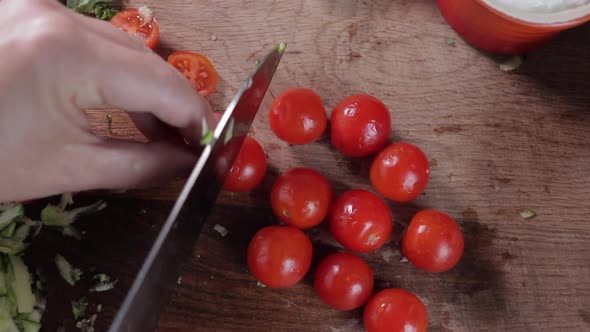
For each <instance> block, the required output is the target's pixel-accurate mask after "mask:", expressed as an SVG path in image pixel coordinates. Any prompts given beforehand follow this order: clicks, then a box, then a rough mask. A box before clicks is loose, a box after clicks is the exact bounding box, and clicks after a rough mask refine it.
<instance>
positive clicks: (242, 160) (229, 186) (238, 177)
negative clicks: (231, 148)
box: [216, 137, 267, 192]
mask: <svg viewBox="0 0 590 332" xmlns="http://www.w3.org/2000/svg"><path fill="white" fill-rule="evenodd" d="M237 143H239V141H238V140H233V141H232V140H230V142H228V144H237ZM216 161H217V162H224V163H228V161H227V160H221V159H216ZM266 168H267V161H266V154H265V153H264V150H263V149H262V146H261V145H260V143H258V141H256V140H255V139H253V138H250V137H246V138H244V140H243V143H242V148H241V149H240V152H239V153H238V156H237V157H236V159H235V161H234V163H233V165H232V167H231V170H230V171H229V174H228V176H227V178H226V180H225V184H224V186H223V188H224V189H225V190H227V191H232V192H245V191H250V190H252V189H254V188H256V187H258V185H259V184H260V183H261V182H262V179H264V175H265V174H266Z"/></svg>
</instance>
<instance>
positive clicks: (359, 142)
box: [331, 95, 391, 157]
mask: <svg viewBox="0 0 590 332" xmlns="http://www.w3.org/2000/svg"><path fill="white" fill-rule="evenodd" d="M331 119H332V120H331V127H332V133H331V136H332V144H333V145H334V147H335V148H336V149H337V150H338V151H340V152H342V153H343V154H345V155H347V156H350V157H364V156H369V155H372V154H374V153H377V152H378V151H379V150H381V149H382V148H383V147H384V146H385V145H386V144H387V141H388V140H389V137H390V135H391V115H390V114H389V110H388V109H387V107H386V106H385V105H384V104H383V103H382V102H381V101H380V100H379V99H377V98H374V97H371V96H368V95H354V96H350V97H348V98H346V99H344V100H342V101H341V102H340V103H338V105H336V107H334V110H333V111H332V117H331Z"/></svg>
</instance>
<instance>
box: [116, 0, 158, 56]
mask: <svg viewBox="0 0 590 332" xmlns="http://www.w3.org/2000/svg"><path fill="white" fill-rule="evenodd" d="M111 23H112V24H113V25H114V26H116V27H117V28H119V29H121V30H123V31H125V32H127V33H128V34H130V35H132V36H134V37H137V38H139V39H141V40H143V41H144V42H145V44H146V45H147V46H148V47H149V48H154V47H156V44H157V43H158V40H159V39H160V26H159V25H158V22H157V21H156V18H155V17H152V18H151V20H150V21H149V22H145V21H144V18H143V17H142V16H141V15H140V13H139V10H138V9H136V8H129V9H123V10H122V11H120V12H118V13H117V14H116V15H115V16H114V17H113V18H112V19H111Z"/></svg>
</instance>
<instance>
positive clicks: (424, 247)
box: [402, 210, 464, 272]
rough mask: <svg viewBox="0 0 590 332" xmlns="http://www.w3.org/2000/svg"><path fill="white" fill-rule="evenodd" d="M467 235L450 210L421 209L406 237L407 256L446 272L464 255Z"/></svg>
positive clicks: (419, 264) (427, 268)
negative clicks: (465, 235)
mask: <svg viewBox="0 0 590 332" xmlns="http://www.w3.org/2000/svg"><path fill="white" fill-rule="evenodd" d="M463 247H464V239H463V232H462V231H461V228H459V225H457V223H456V222H455V221H454V220H453V219H452V218H451V217H450V216H449V215H447V214H446V213H443V212H440V211H436V210H423V211H420V212H418V213H417V214H416V215H415V216H414V217H413V218H412V221H411V222H410V225H409V226H408V229H407V231H406V234H405V235H404V238H403V239H402V250H403V253H404V256H405V257H406V258H407V259H408V260H409V261H410V262H411V263H412V264H414V266H416V267H417V268H419V269H422V270H424V271H428V272H445V271H448V270H450V269H452V268H453V267H454V266H455V265H456V264H457V263H458V262H459V260H460V259H461V256H463Z"/></svg>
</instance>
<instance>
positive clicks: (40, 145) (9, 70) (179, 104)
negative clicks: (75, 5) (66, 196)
mask: <svg viewBox="0 0 590 332" xmlns="http://www.w3.org/2000/svg"><path fill="white" fill-rule="evenodd" d="M0 12H1V13H2V16H1V17H0V53H1V54H2V61H1V62H0V161H1V162H0V202H1V201H8V200H26V199H34V198H39V197H45V196H49V195H53V194H58V193H62V192H76V191H83V190H89V189H125V188H131V187H137V186H143V185H150V184H154V183H155V182H158V181H161V180H164V179H168V178H170V177H171V176H174V175H178V174H179V173H182V172H185V171H187V170H188V169H190V167H191V166H192V165H193V164H194V162H195V161H196V158H197V157H198V156H197V154H196V152H195V151H193V150H191V149H189V148H188V147H187V146H186V145H185V144H182V143H178V141H179V140H178V139H174V142H173V140H172V139H171V138H170V137H173V136H174V135H169V133H170V132H171V130H170V128H175V130H173V132H175V133H177V132H181V133H183V134H184V137H185V138H187V139H188V140H189V141H190V140H196V139H198V138H199V137H198V135H199V134H200V132H201V130H200V125H201V123H202V119H203V118H205V119H206V120H207V121H208V122H209V123H210V124H212V123H211V122H212V121H213V118H212V113H211V111H210V107H209V105H208V104H207V102H206V101H205V100H204V99H203V98H202V97H201V96H200V95H198V94H197V93H196V92H195V91H194V90H193V88H192V87H191V85H190V84H189V82H188V81H187V80H186V78H184V77H183V76H182V75H181V74H180V73H179V72H177V70H176V69H174V68H173V67H172V66H170V65H168V64H167V63H166V62H165V61H163V60H162V59H161V58H160V57H158V56H157V55H156V54H154V53H153V52H152V51H151V50H150V49H148V48H147V47H146V46H144V45H143V44H142V43H141V42H140V41H139V40H136V39H135V38H134V37H132V36H130V35H128V34H126V33H125V32H122V31H120V30H118V29H117V28H115V27H113V26H112V25H111V24H109V23H108V22H102V21H99V20H97V19H93V18H88V17H84V16H82V15H80V14H77V13H75V12H73V11H71V10H69V9H67V8H66V7H64V6H63V5H61V4H60V3H59V2H57V1H55V0H27V1H22V0H3V1H0ZM105 106H110V107H113V108H119V109H123V110H126V111H128V112H131V114H132V118H133V119H134V121H135V123H136V124H137V125H138V127H139V129H140V130H142V131H143V132H144V133H145V134H146V135H147V136H148V137H150V138H151V139H152V140H151V142H150V143H146V144H144V143H136V142H127V141H121V140H109V139H104V138H98V137H96V136H94V135H92V134H91V133H90V131H89V127H88V123H87V119H86V115H85V113H84V112H83V109H87V108H97V107H99V108H100V107H105ZM156 118H157V119H159V120H160V121H156ZM163 124H166V125H163ZM176 129H177V130H176ZM176 138H178V137H176ZM175 142H176V143H175Z"/></svg>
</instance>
